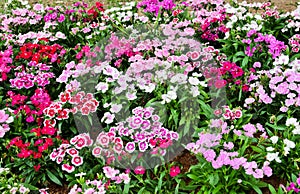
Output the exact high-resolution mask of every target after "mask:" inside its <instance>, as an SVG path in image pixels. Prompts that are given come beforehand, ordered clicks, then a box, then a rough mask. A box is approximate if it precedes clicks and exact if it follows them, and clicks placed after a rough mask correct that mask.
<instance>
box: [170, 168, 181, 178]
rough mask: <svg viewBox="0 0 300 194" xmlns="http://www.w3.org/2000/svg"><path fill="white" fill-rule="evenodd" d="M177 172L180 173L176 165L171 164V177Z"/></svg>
mask: <svg viewBox="0 0 300 194" xmlns="http://www.w3.org/2000/svg"><path fill="white" fill-rule="evenodd" d="M178 174H180V168H179V167H178V166H172V167H171V168H170V176H171V177H175V176H177V175H178Z"/></svg>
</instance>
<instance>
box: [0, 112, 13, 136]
mask: <svg viewBox="0 0 300 194" xmlns="http://www.w3.org/2000/svg"><path fill="white" fill-rule="evenodd" d="M13 121H14V118H13V117H12V116H10V115H9V114H6V111H5V110H0V138H3V137H4V135H5V133H6V132H8V131H9V129H10V127H9V124H10V123H12V122H13Z"/></svg>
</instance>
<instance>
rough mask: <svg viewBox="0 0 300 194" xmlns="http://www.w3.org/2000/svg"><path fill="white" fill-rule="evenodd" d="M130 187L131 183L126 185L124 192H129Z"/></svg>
mask: <svg viewBox="0 0 300 194" xmlns="http://www.w3.org/2000/svg"><path fill="white" fill-rule="evenodd" d="M129 187H130V183H128V184H125V185H124V190H123V193H124V194H125V193H129Z"/></svg>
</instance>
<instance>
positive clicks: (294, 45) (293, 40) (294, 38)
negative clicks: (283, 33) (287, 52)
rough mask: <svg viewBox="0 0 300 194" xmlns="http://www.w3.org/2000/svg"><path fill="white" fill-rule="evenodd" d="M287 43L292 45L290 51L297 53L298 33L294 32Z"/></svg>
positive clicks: (299, 46)
mask: <svg viewBox="0 0 300 194" xmlns="http://www.w3.org/2000/svg"><path fill="white" fill-rule="evenodd" d="M289 44H290V45H291V46H292V51H293V52H294V53H298V52H299V49H300V34H295V35H294V36H292V37H291V38H290V39H289Z"/></svg>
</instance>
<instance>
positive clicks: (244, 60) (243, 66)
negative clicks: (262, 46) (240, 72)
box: [241, 56, 249, 68]
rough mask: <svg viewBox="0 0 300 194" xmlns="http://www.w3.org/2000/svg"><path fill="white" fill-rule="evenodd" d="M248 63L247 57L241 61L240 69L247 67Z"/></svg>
mask: <svg viewBox="0 0 300 194" xmlns="http://www.w3.org/2000/svg"><path fill="white" fill-rule="evenodd" d="M248 61H249V57H248V56H247V57H245V58H244V59H243V61H242V66H241V68H246V67H247V65H248Z"/></svg>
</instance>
